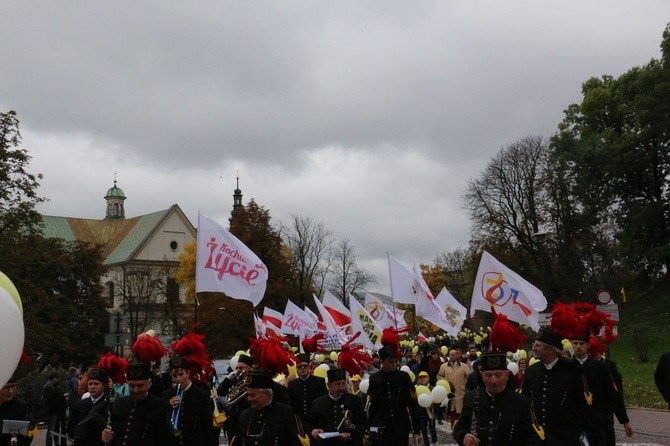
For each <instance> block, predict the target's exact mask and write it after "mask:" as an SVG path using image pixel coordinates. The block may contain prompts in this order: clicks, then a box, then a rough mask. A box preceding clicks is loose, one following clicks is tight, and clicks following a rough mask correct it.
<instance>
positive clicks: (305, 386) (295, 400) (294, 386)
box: [288, 353, 328, 425]
mask: <svg viewBox="0 0 670 446" xmlns="http://www.w3.org/2000/svg"><path fill="white" fill-rule="evenodd" d="M297 357H298V364H297V365H296V369H297V371H298V377H297V378H296V379H294V380H293V381H291V382H290V383H289V384H288V393H289V398H290V400H291V406H293V411H294V412H295V414H296V415H298V416H299V417H300V421H302V424H303V425H308V424H309V423H308V414H309V408H310V407H311V405H312V402H313V401H314V400H315V399H317V398H318V397H320V396H322V395H325V394H326V392H327V390H328V388H327V387H326V380H325V379H323V378H321V377H319V376H314V375H312V374H311V370H310V367H309V354H307V353H300V354H299V355H297Z"/></svg>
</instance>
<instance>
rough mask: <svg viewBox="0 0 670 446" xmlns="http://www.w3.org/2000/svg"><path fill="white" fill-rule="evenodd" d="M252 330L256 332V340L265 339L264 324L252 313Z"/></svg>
mask: <svg viewBox="0 0 670 446" xmlns="http://www.w3.org/2000/svg"><path fill="white" fill-rule="evenodd" d="M254 329H255V330H256V339H262V338H265V337H266V336H265V324H264V323H263V321H262V320H261V318H259V317H258V315H257V314H256V313H255V312H254Z"/></svg>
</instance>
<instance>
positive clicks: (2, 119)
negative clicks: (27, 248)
mask: <svg viewBox="0 0 670 446" xmlns="http://www.w3.org/2000/svg"><path fill="white" fill-rule="evenodd" d="M20 143H21V133H20V132H19V120H18V118H17V117H16V112H14V111H9V112H6V113H3V112H0V237H2V236H3V234H5V233H6V232H7V231H9V230H18V229H19V228H20V229H21V230H24V231H34V230H35V229H36V227H37V224H38V223H39V222H40V221H41V217H40V215H39V214H38V213H37V211H36V210H35V206H36V205H38V204H39V203H42V202H43V201H44V198H41V197H39V196H38V195H37V188H38V187H39V183H38V182H37V180H38V179H41V178H42V175H41V174H38V175H33V174H31V173H28V171H27V170H26V169H27V167H28V163H29V162H30V156H29V155H28V151H27V150H26V149H23V148H20V147H19V145H20Z"/></svg>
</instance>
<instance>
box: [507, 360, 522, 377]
mask: <svg viewBox="0 0 670 446" xmlns="http://www.w3.org/2000/svg"><path fill="white" fill-rule="evenodd" d="M507 370H509V371H510V372H512V375H516V374H517V373H519V364H517V363H516V362H510V363H509V364H507Z"/></svg>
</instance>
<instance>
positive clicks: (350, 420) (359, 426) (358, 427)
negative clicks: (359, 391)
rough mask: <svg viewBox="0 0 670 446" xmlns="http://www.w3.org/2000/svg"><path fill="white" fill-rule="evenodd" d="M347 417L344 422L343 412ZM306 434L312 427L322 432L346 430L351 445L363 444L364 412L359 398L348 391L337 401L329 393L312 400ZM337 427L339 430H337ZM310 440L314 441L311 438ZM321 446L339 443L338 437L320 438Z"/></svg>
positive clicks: (358, 445)
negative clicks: (349, 435) (349, 436)
mask: <svg viewBox="0 0 670 446" xmlns="http://www.w3.org/2000/svg"><path fill="white" fill-rule="evenodd" d="M345 412H347V418H346V420H345V421H344V422H342V419H343V418H344V414H345ZM305 427H306V429H305V431H306V433H307V435H309V434H310V432H311V430H312V429H321V430H323V431H324V432H348V433H350V434H351V441H350V442H349V443H348V444H350V445H351V446H360V445H361V444H363V433H364V432H365V412H363V403H362V402H361V399H360V398H359V397H357V396H355V395H352V394H350V393H345V394H344V395H342V396H341V397H340V399H338V400H337V401H335V400H333V399H332V398H331V397H330V395H323V396H320V397H318V398H317V399H315V400H314V402H312V407H311V410H310V414H309V421H308V424H307V426H305ZM338 427H339V430H338ZM310 440H311V441H312V442H314V441H316V440H314V439H313V438H311V439H310ZM320 443H321V444H322V445H323V446H327V445H336V444H340V441H339V439H338V438H331V439H325V440H321V441H320Z"/></svg>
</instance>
